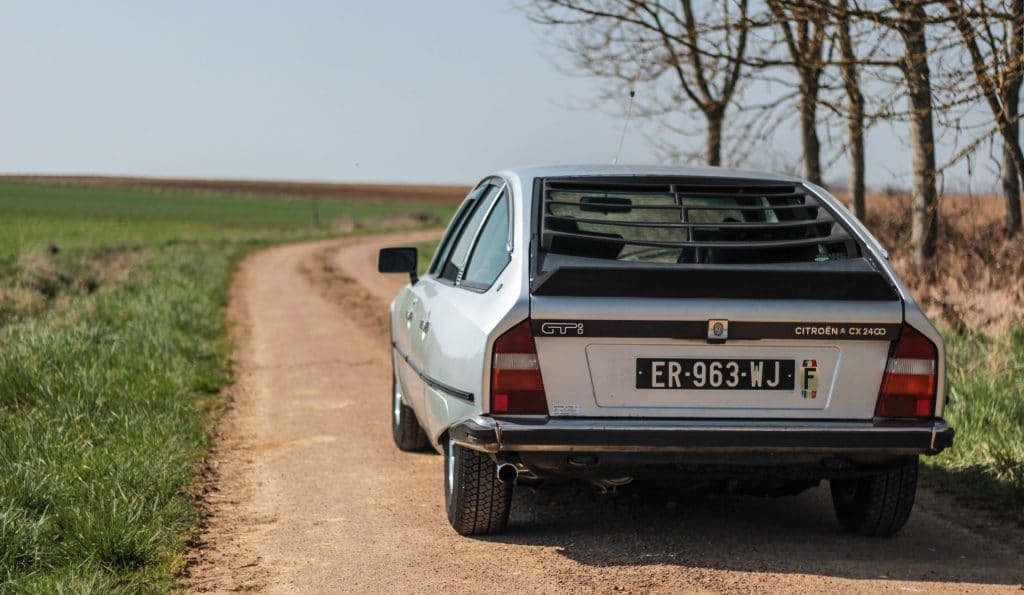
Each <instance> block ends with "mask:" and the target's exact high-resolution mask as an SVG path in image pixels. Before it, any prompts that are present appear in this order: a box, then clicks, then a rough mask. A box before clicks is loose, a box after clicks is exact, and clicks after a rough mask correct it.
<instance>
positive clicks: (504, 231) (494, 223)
mask: <svg viewBox="0 0 1024 595" xmlns="http://www.w3.org/2000/svg"><path fill="white" fill-rule="evenodd" d="M508 224H509V198H508V192H503V193H502V194H501V196H500V197H499V198H498V201H497V202H496V203H495V204H494V207H493V208H492V209H491V214H490V216H489V217H488V218H487V223H484V227H483V229H482V230H480V235H479V237H478V238H477V241H476V246H475V247H474V248H473V254H472V255H471V256H470V257H469V264H467V265H466V271H465V274H464V275H463V276H462V284H464V285H467V286H470V287H475V288H479V289H487V288H489V287H490V286H491V285H493V284H494V282H495V281H496V280H497V279H498V275H500V274H501V271H503V270H505V266H506V265H508V261H509V260H510V259H511V256H510V255H509V252H508V233H509V225H508Z"/></svg>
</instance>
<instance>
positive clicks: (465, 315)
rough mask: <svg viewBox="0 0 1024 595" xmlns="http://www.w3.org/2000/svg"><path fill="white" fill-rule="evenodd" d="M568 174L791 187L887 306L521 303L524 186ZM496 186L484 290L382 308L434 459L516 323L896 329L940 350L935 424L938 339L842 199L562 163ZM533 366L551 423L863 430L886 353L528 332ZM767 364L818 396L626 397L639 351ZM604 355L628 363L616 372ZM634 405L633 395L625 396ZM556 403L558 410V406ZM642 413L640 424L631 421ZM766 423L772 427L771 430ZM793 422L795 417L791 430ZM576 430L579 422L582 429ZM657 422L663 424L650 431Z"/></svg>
mask: <svg viewBox="0 0 1024 595" xmlns="http://www.w3.org/2000/svg"><path fill="white" fill-rule="evenodd" d="M566 176H616V177H619V178H622V177H627V176H636V177H638V178H643V177H645V176H679V177H686V176H700V177H722V178H731V179H749V180H771V181H785V182H793V183H797V184H802V185H803V186H804V188H805V189H806V190H808V191H809V192H811V193H813V195H815V196H816V197H817V198H818V199H819V200H820V201H821V202H822V204H823V205H825V206H826V208H828V209H829V210H830V211H831V213H832V215H833V216H834V218H835V219H836V220H837V221H839V222H841V224H842V225H844V227H846V228H847V230H848V231H849V232H850V233H851V235H852V236H854V237H855V238H856V239H857V240H858V243H859V244H861V246H862V253H863V255H864V257H865V258H867V259H868V260H869V261H870V262H871V263H872V264H873V266H874V267H875V268H876V269H877V271H878V272H879V273H880V274H882V275H884V276H885V278H886V279H887V280H888V282H889V283H890V284H891V285H892V287H893V288H894V289H895V291H896V292H897V293H898V294H899V297H900V299H899V301H896V300H893V301H874V302H870V301H869V302H861V301H842V300H829V301H824V300H822V301H816V300H799V301H798V300H740V299H665V298H657V299H656V298H643V299H642V300H640V301H638V300H635V299H633V300H623V299H618V298H594V297H563V296H532V297H531V295H530V285H531V278H530V271H531V266H530V264H531V263H530V254H531V252H530V248H531V241H532V238H531V233H532V225H531V222H532V221H533V220H534V218H535V217H534V213H533V207H534V203H535V200H534V196H533V188H534V182H535V180H536V179H537V178H548V177H566ZM489 178H500V179H501V180H502V181H503V182H504V184H506V185H507V190H508V192H509V196H510V198H511V202H510V204H511V221H512V225H511V227H512V229H511V231H510V238H511V241H510V260H509V263H508V265H507V266H506V267H505V269H504V270H503V271H502V272H501V274H500V275H499V277H498V279H497V281H496V282H495V283H494V284H493V285H492V286H491V287H490V288H489V289H487V290H486V291H478V290H470V289H467V288H464V287H459V286H457V285H456V284H453V283H451V282H449V281H445V280H441V279H438V278H435V277H433V276H431V275H425V276H423V277H421V278H420V280H419V282H418V283H416V284H414V285H407V286H406V287H404V288H403V289H402V290H401V291H400V293H399V295H398V296H397V297H396V298H395V300H394V302H393V303H392V307H391V324H392V343H393V345H394V352H395V358H394V359H395V365H396V370H398V374H397V376H398V379H399V381H400V382H401V383H402V394H403V398H404V400H405V402H406V404H407V405H409V406H410V407H412V408H413V410H414V411H415V412H416V416H417V418H418V419H419V421H420V423H421V425H422V426H423V427H424V429H425V430H426V432H427V434H428V436H429V437H430V438H431V440H432V441H433V443H434V445H435V448H438V450H440V448H441V447H440V441H441V439H442V437H443V436H444V435H445V433H446V432H447V431H448V429H449V428H451V427H452V426H454V425H456V424H460V423H463V422H467V421H469V420H472V419H477V418H480V417H481V416H484V417H485V418H486V416H487V415H488V413H489V406H490V404H489V390H490V387H489V383H490V366H491V362H490V357H491V351H492V346H493V343H494V341H495V340H496V339H497V337H499V336H501V335H502V334H503V333H504V332H506V331H507V330H509V329H510V328H512V327H513V326H514V325H516V324H517V323H519V322H521V321H523V320H525V319H526V318H528V317H532V318H533V319H535V320H537V319H555V320H557V319H570V320H572V319H592V320H619V321H637V320H648V321H657V320H705V321H706V320H709V319H726V320H729V321H752V322H799V323H858V324H860V323H864V324H876V323H877V324H899V323H902V322H906V323H908V324H910V325H912V326H914V327H915V328H916V329H917V330H919V331H920V332H921V333H922V334H924V335H925V336H927V337H928V338H929V339H931V340H932V341H933V342H934V343H935V344H936V345H937V346H938V348H939V354H940V357H939V374H938V378H939V384H938V393H937V394H938V395H939V398H938V402H937V403H936V417H941V415H942V408H943V404H944V403H943V401H944V398H943V396H944V395H945V394H946V386H945V361H944V350H943V344H942V337H941V335H940V334H939V333H938V331H937V330H936V329H935V327H934V326H933V325H932V324H931V323H930V322H929V321H928V320H927V318H926V317H925V315H924V313H923V312H921V310H920V308H919V307H918V306H917V304H916V303H915V302H914V300H913V299H912V298H911V297H910V295H909V292H908V290H907V288H906V287H905V286H904V285H903V283H902V282H901V281H900V280H899V278H898V277H897V275H896V274H895V273H894V271H893V270H892V268H891V266H890V265H889V263H888V260H887V254H886V252H885V250H884V249H883V248H882V247H881V246H880V245H879V244H878V242H877V240H875V239H874V238H873V237H872V236H871V234H870V233H869V232H868V231H867V230H866V229H865V228H864V227H863V225H861V223H860V222H859V221H857V220H856V219H855V218H854V217H853V215H852V214H850V213H849V212H848V211H847V210H846V209H845V208H844V207H843V206H842V204H841V203H840V202H839V201H838V200H837V199H835V198H834V197H832V196H831V195H830V194H828V193H827V192H826V191H825V190H823V189H822V188H820V187H817V186H814V185H812V184H808V183H806V182H804V181H802V180H800V179H798V178H793V177H789V176H780V175H776V174H767V173H763V172H747V171H740V170H729V169H719V168H677V167H632V166H564V167H542V168H525V169H516V170H507V171H502V172H498V173H497V174H494V175H492V176H489ZM536 343H537V350H538V359H539V361H540V367H541V372H542V376H543V379H544V384H545V389H546V393H547V399H548V406H549V413H551V414H555V413H557V416H554V415H553V417H559V418H562V417H564V418H581V419H585V418H588V417H601V418H621V421H622V423H629V424H637V425H639V426H643V424H645V423H650V422H648V421H645V420H646V419H651V418H654V419H660V418H664V419H666V420H671V419H697V420H699V419H702V418H703V419H708V420H711V419H720V418H729V419H738V420H750V423H757V420H764V421H765V423H768V424H769V426H768V427H772V426H771V424H776V423H780V421H781V420H794V422H793V423H806V422H813V421H815V420H819V421H825V420H832V421H835V420H845V421H847V422H849V423H856V422H867V421H870V420H871V418H872V416H873V413H874V407H875V401H876V399H877V396H878V390H879V385H880V382H881V378H882V375H883V372H884V366H885V362H886V358H887V354H888V349H889V345H890V343H889V341H888V340H885V341H871V340H867V341H837V340H834V338H826V339H820V340H816V339H803V338H801V339H799V340H794V339H772V340H767V339H765V340H752V341H740V340H729V341H727V342H725V343H724V344H720V345H709V344H707V342H705V341H700V340H694V339H649V338H597V337H568V336H567V337H557V338H550V337H537V338H536ZM698 352H700V353H701V354H702V355H701V357H718V356H721V357H729V356H732V357H741V356H743V355H749V354H757V355H758V357H771V356H779V357H786V358H793V359H798V360H799V359H820V360H821V361H822V364H821V379H820V384H819V387H820V390H821V392H823V393H825V394H822V395H820V396H819V397H818V398H817V399H815V400H814V402H813V403H812V402H801V400H800V399H798V398H797V397H795V396H794V395H793V394H787V395H784V396H783V397H782V398H780V399H777V400H776V401H775V402H773V403H772V404H771V405H770V406H758V402H757V401H758V399H763V398H764V395H763V394H758V395H755V394H753V393H752V392H750V391H747V392H744V391H738V392H735V393H731V394H730V393H723V392H716V393H715V394H711V395H708V394H697V393H699V391H682V393H687V392H693V393H694V394H692V395H685V394H684V395H683V397H684V398H680V395H679V394H676V395H674V396H672V395H670V394H669V393H672V392H677V391H662V394H657V392H656V391H655V392H648V393H647V394H641V393H643V392H644V391H639V390H636V389H631V388H630V384H629V383H630V376H629V374H630V373H631V371H632V363H631V362H632V360H633V359H634V358H636V357H639V356H642V355H643V354H647V355H651V354H658V356H663V357H684V356H687V355H693V354H695V353H698ZM616 358H626V359H627V360H628V361H627V363H626V364H624V365H620V366H619V367H618V368H617V369H616V366H615V365H614V364H613V362H614V361H615V359H616ZM638 396H639V397H641V398H640V399H639V400H637V399H636V397H638ZM556 406H557V408H556ZM640 418H643V419H640ZM771 420H776V421H771ZM797 420H804V421H803V422H798V421H797ZM580 423H585V422H583V421H581V422H580ZM659 423H667V422H659Z"/></svg>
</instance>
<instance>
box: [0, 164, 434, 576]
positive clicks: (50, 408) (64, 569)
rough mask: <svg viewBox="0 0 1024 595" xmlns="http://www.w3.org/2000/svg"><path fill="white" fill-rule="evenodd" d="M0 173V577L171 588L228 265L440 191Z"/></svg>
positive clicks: (221, 380)
mask: <svg viewBox="0 0 1024 595" xmlns="http://www.w3.org/2000/svg"><path fill="white" fill-rule="evenodd" d="M318 206H319V208H320V212H319V219H320V222H321V227H318V228H313V227H312V226H311V221H312V214H311V213H312V203H311V202H310V201H308V200H282V199H274V198H267V197H260V198H258V197H251V196H239V195H235V194H230V195H229V194H217V193H210V192H208V191H203V192H195V191H177V190H176V191H169V192H159V193H156V192H152V191H140V190H133V189H126V188H100V187H84V188H79V187H66V186H47V185H35V184H25V183H10V182H4V183H0V214H2V218H0V436H2V440H0V478H3V479H2V480H0V592H8V591H36V592H58V591H62V590H70V591H74V592H97V593H109V592H116V591H123V592H138V591H150V590H157V591H162V590H166V589H168V588H170V586H171V584H172V581H173V580H174V576H175V573H176V572H177V570H178V569H179V568H180V567H181V565H182V563H183V562H182V558H181V553H182V550H183V547H184V539H185V538H186V537H187V535H188V532H189V528H190V527H191V526H192V523H193V521H194V518H195V510H194V501H193V500H192V498H191V497H190V496H189V495H188V487H189V485H190V484H191V483H192V481H193V480H194V479H193V478H194V465H195V461H196V460H197V458H198V457H200V456H201V455H202V453H203V452H204V451H205V449H206V448H207V447H208V441H209V436H210V431H211V428H212V424H213V422H214V420H215V419H216V416H217V413H218V411H219V409H220V407H221V406H222V401H221V397H220V395H219V391H220V389H221V388H223V387H224V386H225V385H226V384H228V383H229V382H230V380H231V376H230V362H229V360H228V355H229V347H230V346H229V345H228V343H227V341H226V326H225V325H226V323H225V319H224V309H225V306H226V304H227V288H228V283H229V280H230V276H231V272H232V270H233V267H234V264H235V263H236V262H237V261H238V259H239V258H240V257H241V256H242V255H244V254H245V253H247V252H248V251H250V250H252V249H255V248H257V247H260V246H263V245H266V244H268V243H270V242H280V241H289V240H297V239H302V238H307V237H321V236H326V235H338V234H339V233H342V232H344V233H361V232H370V231H374V230H377V229H384V228H393V227H407V226H424V225H432V224H435V225H436V224H437V223H438V222H440V221H442V220H445V219H447V218H448V217H449V216H450V213H451V210H452V209H451V207H446V206H443V205H431V204H421V203H416V204H410V203H395V202H393V203H384V202H380V201H358V200H356V201H343V202H327V201H324V202H322V203H320V204H319V205H318Z"/></svg>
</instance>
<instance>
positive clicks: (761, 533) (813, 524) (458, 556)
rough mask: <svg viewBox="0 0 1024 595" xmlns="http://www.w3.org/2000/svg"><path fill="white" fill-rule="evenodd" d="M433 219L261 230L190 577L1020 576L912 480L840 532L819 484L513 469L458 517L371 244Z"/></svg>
mask: <svg viewBox="0 0 1024 595" xmlns="http://www.w3.org/2000/svg"><path fill="white" fill-rule="evenodd" d="M429 236H430V234H423V233H422V232H421V233H418V234H403V235H393V236H382V237H372V238H364V239H358V240H334V241H326V242H318V243H308V244H298V245H290V246H280V247H274V248H271V249H268V250H265V251H262V252H259V253H257V254H254V255H253V256H251V257H249V258H248V259H247V260H246V261H245V262H244V263H243V264H242V266H241V268H240V271H239V273H238V275H237V277H236V282H235V285H234V287H233V294H232V296H233V297H232V305H231V313H232V317H233V319H234V320H235V321H236V326H235V330H236V340H237V342H238V349H237V353H236V359H237V365H238V371H239V382H238V384H237V386H236V388H235V390H234V393H233V395H232V396H233V403H232V406H231V409H230V410H229V412H228V414H227V416H226V418H225V419H224V422H223V423H222V425H221V436H220V437H219V440H218V443H219V446H218V448H217V450H216V452H215V454H214V457H213V459H212V462H211V465H210V466H209V474H208V475H209V477H208V482H207V484H206V494H205V497H204V502H205V506H206V515H205V517H204V526H203V529H202V531H201V533H200V534H199V535H197V536H196V538H195V540H194V543H193V548H192V552H191V560H190V564H189V566H188V569H187V574H186V576H184V577H183V581H184V586H185V587H186V588H187V589H188V590H190V591H197V592H207V591H216V592H224V591H232V590H258V591H266V592H275V593H277V592H285V593H312V592H396V593H437V592H453V591H460V592H467V591H468V592H494V593H497V592H531V593H567V592H599V593H610V592H631V593H641V592H644V593H646V592H656V593H669V592H672V593H677V592H744V593H749V592H864V593H869V592H870V593H876V592H883V591H884V592H895V591H904V592H907V591H909V592H935V591H944V592H962V591H965V590H970V591H979V592H1008V593H1009V592H1015V593H1019V592H1020V589H1021V588H1022V585H1021V583H1022V581H1024V551H1022V550H1021V549H1020V547H1019V545H1020V541H1019V535H1018V536H1014V535H1011V534H1007V533H1005V532H1002V531H1001V529H1000V527H998V526H995V527H993V526H985V525H984V523H985V522H984V521H983V519H984V517H978V516H975V515H974V514H970V515H965V514H963V513H962V511H960V510H959V509H958V507H957V505H956V504H954V503H952V502H951V501H950V500H949V499H948V498H946V497H945V496H942V495H938V494H935V493H934V492H932V491H929V490H923V491H922V492H921V493H920V494H919V499H918V504H917V506H916V508H915V511H914V514H913V516H912V517H911V520H910V522H909V524H908V525H907V527H906V528H905V530H904V531H903V532H902V533H901V534H900V535H899V536H897V537H895V538H892V539H868V538H858V537H852V536H849V535H847V534H845V533H843V532H842V530H841V529H840V527H839V525H838V523H837V522H836V521H835V520H834V517H833V514H832V510H831V503H830V501H829V498H828V492H827V490H826V489H824V488H820V487H819V488H816V489H814V490H811V491H809V492H806V493H804V494H802V495H800V496H798V497H787V498H778V499H770V498H753V497H744V496H735V495H713V494H687V493H684V492H681V491H680V490H679V489H678V488H677V487H673V486H671V485H647V486H644V485H631V486H627V487H626V488H624V489H622V490H621V492H620V493H619V494H618V495H617V496H606V495H600V494H598V493H597V492H596V491H595V490H593V489H591V488H590V487H588V486H585V485H579V484H569V485H562V486H548V487H546V488H544V489H540V490H536V491H534V490H530V489H518V490H517V493H516V496H515V499H514V502H513V510H512V516H511V519H510V525H509V530H508V532H507V533H506V534H504V535H501V536H497V537H489V538H466V537H460V536H458V535H457V534H456V533H455V532H454V531H452V529H451V528H450V527H449V526H448V524H447V520H446V518H445V514H444V509H443V498H444V497H443V493H442V486H443V480H442V460H441V457H440V456H438V455H436V454H432V453H423V454H412V453H403V452H400V451H398V450H397V449H396V448H395V447H394V445H393V444H392V443H391V437H390V427H389V416H388V408H389V406H390V401H389V398H390V380H391V376H390V374H391V371H390V364H389V362H390V358H389V346H388V340H387V334H388V333H387V327H386V317H385V312H386V304H387V301H388V300H389V299H390V297H391V296H392V295H394V293H395V291H397V288H398V287H399V286H400V285H401V284H403V283H404V281H405V280H404V279H403V278H401V276H398V275H391V276H383V275H378V274H377V273H376V272H375V268H374V256H375V254H376V251H377V250H378V249H379V248H380V247H382V246H387V245H396V244H403V243H407V242H412V241H417V240H420V239H424V238H427V237H429Z"/></svg>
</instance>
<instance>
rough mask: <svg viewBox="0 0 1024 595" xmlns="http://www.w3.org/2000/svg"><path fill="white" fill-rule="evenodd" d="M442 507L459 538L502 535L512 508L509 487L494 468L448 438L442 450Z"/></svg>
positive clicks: (478, 455) (473, 452) (485, 460)
mask: <svg viewBox="0 0 1024 595" xmlns="http://www.w3.org/2000/svg"><path fill="white" fill-rule="evenodd" d="M444 471H445V473H444V504H445V508H447V510H448V522H450V523H451V524H452V527H453V528H454V529H455V530H456V531H457V532H458V533H460V534H462V535H492V534H494V533H501V532H502V531H504V530H505V525H506V524H508V512H509V509H510V508H511V507H512V485H511V484H504V483H501V482H500V481H498V477H497V465H495V464H494V461H492V460H491V458H490V457H489V456H487V455H486V454H484V453H482V452H477V451H475V450H470V449H468V448H465V447H462V446H459V445H458V444H455V442H454V441H453V440H452V439H451V438H448V440H446V441H445V448H444Z"/></svg>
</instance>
